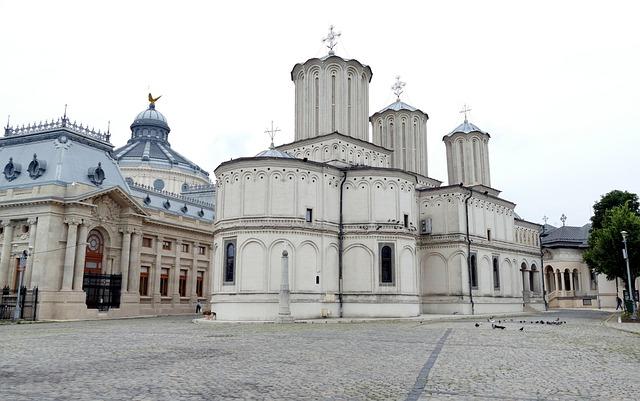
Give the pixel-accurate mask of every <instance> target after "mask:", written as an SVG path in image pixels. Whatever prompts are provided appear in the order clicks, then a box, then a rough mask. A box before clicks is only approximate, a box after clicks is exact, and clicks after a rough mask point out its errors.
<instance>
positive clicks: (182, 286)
mask: <svg viewBox="0 0 640 401" xmlns="http://www.w3.org/2000/svg"><path fill="white" fill-rule="evenodd" d="M178 292H179V293H180V296H181V297H186V296H187V271H186V270H180V281H179V282H178Z"/></svg>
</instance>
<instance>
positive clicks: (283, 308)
mask: <svg viewBox="0 0 640 401" xmlns="http://www.w3.org/2000/svg"><path fill="white" fill-rule="evenodd" d="M280 276H281V277H280V298H279V305H278V316H277V317H276V321H275V322H276V323H293V316H291V308H290V306H289V305H290V299H289V298H290V292H289V253H288V252H287V251H282V268H281V269H280Z"/></svg>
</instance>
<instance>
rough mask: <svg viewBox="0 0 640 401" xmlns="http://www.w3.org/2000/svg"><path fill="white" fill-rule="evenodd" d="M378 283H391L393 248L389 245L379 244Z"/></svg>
mask: <svg viewBox="0 0 640 401" xmlns="http://www.w3.org/2000/svg"><path fill="white" fill-rule="evenodd" d="M380 283H381V284H393V249H392V248H391V245H386V244H381V245H380Z"/></svg>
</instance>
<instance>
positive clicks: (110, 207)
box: [91, 196, 120, 221]
mask: <svg viewBox="0 0 640 401" xmlns="http://www.w3.org/2000/svg"><path fill="white" fill-rule="evenodd" d="M93 204H94V205H96V207H95V208H94V209H93V210H92V211H91V214H92V215H93V216H94V217H97V218H98V219H99V220H101V221H114V220H117V219H118V218H119V217H120V205H118V204H117V203H116V202H115V201H114V200H113V199H111V198H109V197H108V196H101V197H100V198H97V199H96V200H95V201H94V202H93Z"/></svg>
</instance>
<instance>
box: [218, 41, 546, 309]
mask: <svg viewBox="0 0 640 401" xmlns="http://www.w3.org/2000/svg"><path fill="white" fill-rule="evenodd" d="M335 37H336V35H335V34H334V33H333V31H332V30H331V31H330V32H329V36H328V37H327V39H326V41H327V43H328V46H327V47H328V48H329V53H328V55H326V56H325V57H322V58H312V59H309V60H307V61H305V62H303V63H299V64H296V65H295V66H294V67H293V69H292V71H291V80H292V81H293V83H294V87H295V140H294V142H291V143H289V144H285V145H281V146H278V147H275V146H273V144H272V146H271V147H270V149H268V150H265V151H264V152H261V153H259V154H258V155H256V156H254V157H244V158H239V159H234V160H231V161H227V162H224V163H222V164H221V165H219V166H218V167H217V168H216V170H215V175H216V200H215V204H216V219H215V223H214V226H213V233H214V244H213V253H214V254H213V266H214V270H213V276H212V284H211V290H212V295H211V308H212V310H213V311H215V312H216V314H217V318H218V319H219V320H273V319H274V318H276V316H277V315H278V294H279V289H280V282H281V279H280V272H281V270H280V269H281V258H282V254H283V251H285V250H286V251H287V252H288V255H289V256H288V258H289V286H290V289H291V314H292V316H293V317H294V318H298V319H299V318H318V317H327V316H329V317H339V316H342V317H407V316H416V315H419V314H421V313H454V312H457V313H464V314H469V313H494V312H519V311H523V310H529V309H531V308H533V309H537V310H540V309H543V307H544V301H543V297H542V293H543V285H544V283H543V279H542V274H541V266H540V263H541V258H540V256H541V248H540V243H539V237H538V233H539V231H540V228H541V226H540V225H538V224H535V223H531V222H528V221H525V220H522V219H520V218H519V217H518V215H517V214H516V213H515V211H514V208H515V206H516V204H515V203H513V202H511V201H509V200H506V199H503V198H501V197H500V191H499V190H497V189H495V188H493V187H492V186H491V170H490V164H489V160H490V158H489V140H490V135H489V134H488V133H487V132H485V131H483V130H482V129H480V128H479V127H477V126H476V125H474V124H472V123H471V122H469V121H468V120H467V118H466V117H465V120H464V122H463V123H462V124H460V125H459V126H458V127H456V128H455V129H453V130H452V131H451V132H449V133H435V134H436V135H443V141H444V143H445V147H446V152H447V153H446V155H447V169H448V185H443V183H442V182H441V181H439V180H437V179H434V178H431V177H429V176H428V158H427V122H428V119H429V116H428V115H427V113H425V112H424V111H422V110H420V109H418V108H416V107H413V106H410V105H408V104H406V103H404V102H402V101H401V100H400V94H401V92H402V86H403V83H402V82H400V81H399V80H398V82H396V85H394V89H395V92H396V95H397V101H395V102H394V103H392V104H390V105H388V106H387V107H385V108H383V109H382V110H379V111H377V112H375V113H373V114H370V113H369V83H370V81H371V79H372V69H371V67H369V66H367V65H364V64H362V63H361V62H359V61H358V60H348V59H344V58H342V57H340V56H338V55H336V54H335V53H334V52H333V47H334V45H335ZM370 127H371V128H370ZM432 135H433V134H432Z"/></svg>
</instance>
